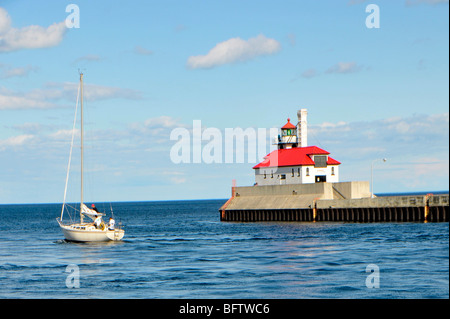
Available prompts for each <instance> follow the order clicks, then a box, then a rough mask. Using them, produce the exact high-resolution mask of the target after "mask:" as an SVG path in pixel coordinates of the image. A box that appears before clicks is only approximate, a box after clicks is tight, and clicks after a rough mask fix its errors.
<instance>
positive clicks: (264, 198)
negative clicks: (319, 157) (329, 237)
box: [219, 182, 449, 222]
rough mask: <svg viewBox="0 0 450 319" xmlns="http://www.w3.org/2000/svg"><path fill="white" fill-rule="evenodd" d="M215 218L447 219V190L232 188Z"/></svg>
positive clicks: (324, 186)
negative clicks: (375, 192)
mask: <svg viewBox="0 0 450 319" xmlns="http://www.w3.org/2000/svg"><path fill="white" fill-rule="evenodd" d="M219 211H220V219H221V221H239V222H256V221H296V222H313V221H315V222H321V221H332V222H425V221H428V222H448V215H449V195H448V194H444V195H432V194H428V195H424V196H422V195H420V196H387V197H375V198H370V193H369V192H368V183H366V182H347V183H315V184H299V185H277V186H253V187H233V189H232V197H231V198H230V199H229V200H228V201H227V202H226V203H225V204H224V205H223V206H222V207H221V208H220V210H219Z"/></svg>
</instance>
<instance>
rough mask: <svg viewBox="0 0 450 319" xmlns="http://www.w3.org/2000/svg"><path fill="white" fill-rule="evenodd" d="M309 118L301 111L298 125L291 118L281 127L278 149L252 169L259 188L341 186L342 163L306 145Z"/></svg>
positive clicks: (324, 152) (328, 154) (298, 113)
mask: <svg viewBox="0 0 450 319" xmlns="http://www.w3.org/2000/svg"><path fill="white" fill-rule="evenodd" d="M307 114H308V112H307V110H306V109H301V110H299V111H298V112H297V117H298V123H297V125H294V124H292V123H291V120H290V118H288V119H287V123H286V124H285V125H283V126H282V127H281V129H280V134H279V135H278V139H277V141H276V143H275V144H277V149H276V150H274V151H273V152H271V153H270V154H268V155H266V156H265V157H264V160H263V161H262V162H261V163H259V164H257V165H255V166H254V167H253V169H254V170H255V184H256V185H258V186H264V185H285V184H312V183H323V182H329V183H338V182H339V165H340V164H341V163H340V162H339V161H337V160H335V159H333V158H332V157H331V156H330V153H329V152H328V151H326V150H324V149H322V148H320V147H317V146H308V145H307Z"/></svg>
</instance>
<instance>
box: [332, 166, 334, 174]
mask: <svg viewBox="0 0 450 319" xmlns="http://www.w3.org/2000/svg"><path fill="white" fill-rule="evenodd" d="M331 175H334V167H332V168H331Z"/></svg>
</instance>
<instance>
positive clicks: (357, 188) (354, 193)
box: [333, 182, 371, 199]
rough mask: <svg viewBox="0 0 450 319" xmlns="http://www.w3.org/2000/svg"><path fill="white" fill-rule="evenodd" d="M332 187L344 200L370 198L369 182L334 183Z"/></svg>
mask: <svg viewBox="0 0 450 319" xmlns="http://www.w3.org/2000/svg"><path fill="white" fill-rule="evenodd" d="M333 187H334V188H335V189H336V190H337V191H338V192H339V193H341V194H342V195H343V196H344V198H346V199H349V198H365V197H370V196H371V193H370V186H369V182H342V183H334V184H333Z"/></svg>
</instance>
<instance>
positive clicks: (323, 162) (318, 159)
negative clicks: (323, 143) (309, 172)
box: [314, 155, 327, 167]
mask: <svg viewBox="0 0 450 319" xmlns="http://www.w3.org/2000/svg"><path fill="white" fill-rule="evenodd" d="M314 167H327V156H326V155H316V156H314Z"/></svg>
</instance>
